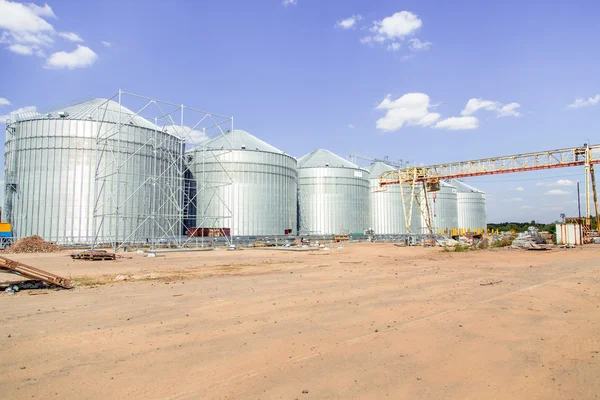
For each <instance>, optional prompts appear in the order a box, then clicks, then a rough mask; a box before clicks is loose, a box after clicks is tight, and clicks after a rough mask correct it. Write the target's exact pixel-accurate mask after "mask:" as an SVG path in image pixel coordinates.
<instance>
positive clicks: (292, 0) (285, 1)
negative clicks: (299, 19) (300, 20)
mask: <svg viewBox="0 0 600 400" xmlns="http://www.w3.org/2000/svg"><path fill="white" fill-rule="evenodd" d="M281 4H283V5H284V6H285V7H287V6H290V5H291V6H295V5H296V0H283V1H282V2H281Z"/></svg>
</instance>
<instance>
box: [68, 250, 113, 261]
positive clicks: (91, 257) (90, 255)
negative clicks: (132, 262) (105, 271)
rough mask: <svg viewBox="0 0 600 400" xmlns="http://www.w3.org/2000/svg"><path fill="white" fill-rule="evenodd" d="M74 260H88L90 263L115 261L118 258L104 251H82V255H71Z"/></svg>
mask: <svg viewBox="0 0 600 400" xmlns="http://www.w3.org/2000/svg"><path fill="white" fill-rule="evenodd" d="M71 258H72V259H73V260H88V261H104V260H115V259H116V258H117V256H116V254H115V253H106V252H103V251H82V252H81V253H73V254H71Z"/></svg>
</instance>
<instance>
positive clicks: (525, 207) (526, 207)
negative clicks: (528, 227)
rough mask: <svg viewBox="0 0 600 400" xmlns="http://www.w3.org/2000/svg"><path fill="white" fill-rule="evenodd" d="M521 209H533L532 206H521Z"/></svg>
mask: <svg viewBox="0 0 600 400" xmlns="http://www.w3.org/2000/svg"><path fill="white" fill-rule="evenodd" d="M521 209H522V210H533V206H525V205H524V206H521Z"/></svg>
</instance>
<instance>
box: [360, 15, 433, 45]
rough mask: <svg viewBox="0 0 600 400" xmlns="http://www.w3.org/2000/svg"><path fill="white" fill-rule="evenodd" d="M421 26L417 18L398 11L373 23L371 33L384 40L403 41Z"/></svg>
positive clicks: (421, 23)
mask: <svg viewBox="0 0 600 400" xmlns="http://www.w3.org/2000/svg"><path fill="white" fill-rule="evenodd" d="M421 25H423V21H421V20H420V19H419V17H418V16H416V15H415V14H413V13H411V12H410V11H400V12H397V13H396V14H394V15H392V16H390V17H386V18H384V19H382V20H381V21H375V22H374V24H373V27H372V28H371V31H372V32H376V33H377V34H378V35H381V36H383V37H385V38H386V39H404V38H405V37H406V36H408V35H411V34H413V33H414V32H415V31H416V30H417V29H419V28H420V27H421Z"/></svg>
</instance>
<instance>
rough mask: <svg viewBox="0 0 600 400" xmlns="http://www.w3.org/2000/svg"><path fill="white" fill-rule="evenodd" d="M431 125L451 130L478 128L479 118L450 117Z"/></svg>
mask: <svg viewBox="0 0 600 400" xmlns="http://www.w3.org/2000/svg"><path fill="white" fill-rule="evenodd" d="M433 127H434V128H439V129H448V130H451V131H458V130H468V129H477V128H479V120H478V119H477V118H475V117H450V118H446V119H444V120H442V121H439V122H438V123H437V124H435V125H434V126H433Z"/></svg>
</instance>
